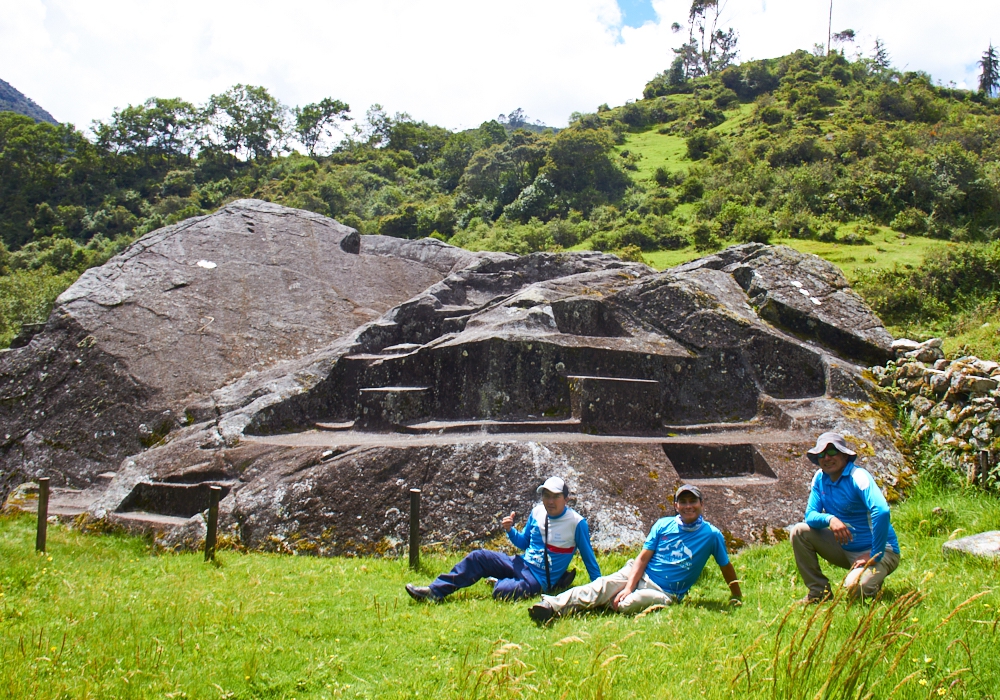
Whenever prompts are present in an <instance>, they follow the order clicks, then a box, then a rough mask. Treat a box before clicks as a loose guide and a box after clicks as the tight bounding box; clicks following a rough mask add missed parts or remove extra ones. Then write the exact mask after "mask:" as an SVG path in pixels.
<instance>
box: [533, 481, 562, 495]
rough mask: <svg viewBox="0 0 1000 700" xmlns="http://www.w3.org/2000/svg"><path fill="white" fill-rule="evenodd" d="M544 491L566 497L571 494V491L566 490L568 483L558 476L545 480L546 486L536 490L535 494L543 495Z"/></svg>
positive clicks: (543, 485)
mask: <svg viewBox="0 0 1000 700" xmlns="http://www.w3.org/2000/svg"><path fill="white" fill-rule="evenodd" d="M542 491H548V492H549V493H561V494H563V495H564V496H565V495H567V494H568V493H569V489H568V488H566V482H565V481H563V480H562V479H560V478H559V477H558V476H550V477H549V478H548V479H546V480H545V483H544V484H542V485H541V486H539V487H538V488H537V489H535V493H541V492H542Z"/></svg>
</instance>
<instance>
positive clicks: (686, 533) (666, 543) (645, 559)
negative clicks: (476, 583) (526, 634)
mask: <svg viewBox="0 0 1000 700" xmlns="http://www.w3.org/2000/svg"><path fill="white" fill-rule="evenodd" d="M674 508H675V509H676V510H677V515H676V516H674V517H672V518H660V519H659V520H657V521H656V523H655V524H654V525H653V528H652V529H651V530H650V531H649V536H648V537H647V538H646V543H645V544H644V545H643V549H642V553H641V554H639V556H638V557H636V558H635V559H630V560H629V561H628V562H627V563H626V564H625V566H624V567H622V569H621V570H620V571H618V572H616V573H614V574H611V575H610V576H602V577H601V578H599V579H597V580H596V581H592V582H591V583H589V584H587V585H584V586H577V587H576V588H571V589H570V590H568V591H566V592H564V593H561V594H560V595H557V596H547V595H546V596H542V602H540V603H536V604H535V605H533V606H531V608H530V609H529V610H528V614H529V615H530V616H531V619H532V620H535V621H536V622H545V621H547V620H549V619H551V618H553V617H558V616H563V615H569V614H571V613H573V612H576V611H578V610H593V609H595V608H603V607H608V606H610V607H611V609H612V610H615V611H617V612H620V613H624V614H626V615H634V614H636V613H638V612H641V611H643V610H645V609H646V608H649V607H651V606H653V605H672V604H673V603H676V602H679V601H680V600H681V599H682V598H683V597H684V594H685V593H687V592H688V589H689V588H691V586H693V585H694V582H695V581H697V580H698V577H699V576H700V575H701V571H702V569H704V568H705V563H706V562H707V561H708V557H709V555H711V556H712V557H714V558H715V563H716V564H718V565H719V568H720V569H721V570H722V576H723V578H725V579H726V583H727V584H729V593H730V596H731V598H730V602H731V603H733V604H737V605H738V604H740V602H741V601H742V599H743V593H742V591H741V590H740V583H739V581H738V580H737V578H736V569H735V568H733V565H732V564H731V563H729V554H728V553H727V552H726V541H725V538H723V536H722V533H721V532H719V530H718V528H716V527H714V526H713V525H710V524H709V523H708V522H706V521H705V519H704V518H703V517H702V514H701V513H702V500H701V491H699V490H698V488H697V487H696V486H690V485H687V484H685V485H684V486H681V487H680V488H679V489H677V493H675V494H674Z"/></svg>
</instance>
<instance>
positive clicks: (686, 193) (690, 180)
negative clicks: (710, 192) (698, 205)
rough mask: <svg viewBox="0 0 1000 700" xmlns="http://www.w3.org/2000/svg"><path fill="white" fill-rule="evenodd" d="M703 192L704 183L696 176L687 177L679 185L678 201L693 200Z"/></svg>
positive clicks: (697, 198) (698, 197) (700, 196)
mask: <svg viewBox="0 0 1000 700" xmlns="http://www.w3.org/2000/svg"><path fill="white" fill-rule="evenodd" d="M704 194H705V183H703V182H702V181H701V179H700V178H698V177H693V176H692V177H687V178H685V179H684V182H682V183H681V186H680V201H681V202H695V201H697V200H699V199H701V198H702V196H704Z"/></svg>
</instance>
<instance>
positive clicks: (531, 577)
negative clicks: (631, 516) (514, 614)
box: [406, 476, 601, 601]
mask: <svg viewBox="0 0 1000 700" xmlns="http://www.w3.org/2000/svg"><path fill="white" fill-rule="evenodd" d="M536 492H537V493H540V494H541V495H542V502H541V503H539V504H538V505H536V506H535V507H534V509H532V511H531V513H530V514H529V515H528V521H527V522H526V523H525V524H524V530H523V531H522V530H517V529H516V528H515V527H514V516H515V513H511V514H510V515H508V516H507V517H506V518H504V519H503V521H502V523H501V524H502V525H503V529H504V531H506V533H507V538H508V539H509V540H510V541H511V542H512V543H513V544H514V546H515V547H517V548H518V549H523V550H524V556H521V555H516V556H511V555H509V554H504V553H502V552H494V551H492V550H489V549H477V550H476V551H474V552H470V553H469V554H468V555H466V557H465V558H464V559H462V561H460V562H458V563H457V564H456V565H455V568H453V569H452V570H451V571H450V572H448V573H447V574H441V575H440V576H438V577H437V578H436V579H434V581H433V582H432V583H431V585H429V586H414V585H413V584H412V583H408V584H406V592H407V593H409V594H410V596H411V597H412V598H413V599H414V600H433V601H440V600H442V599H443V598H444V597H445V596H447V595H449V594H451V593H454V592H455V591H456V590H458V589H459V588H466V587H468V586H471V585H472V584H474V583H475V582H476V581H478V580H479V579H482V578H490V577H492V578H495V579H497V582H496V585H494V587H493V597H494V598H497V599H500V600H520V599H522V598H530V597H534V596H536V595H538V594H539V593H541V592H542V591H549V592H554V591H557V590H561V589H563V588H566V587H568V586H570V585H572V584H573V578H574V577H575V575H576V572H575V571H574V570H572V569H569V563H570V561H572V559H573V554H575V553H576V551H577V550H580V556H581V557H582V558H583V563H584V565H585V566H586V567H587V573H589V574H590V580H591V581H593V580H594V579H597V578H598V577H600V575H601V567H600V566H598V564H597V559H596V558H595V557H594V549H593V547H591V545H590V528H589V527H588V526H587V521H586V520H585V519H584V517H583V516H582V515H580V514H579V513H577V512H576V511H575V510H573V509H572V508H570V507H568V506H567V505H566V499H567V498H568V497H569V488H568V487H567V486H566V482H564V481H563V480H562V479H560V478H559V477H558V476H553V477H549V478H548V479H546V480H545V483H544V484H542V485H541V486H539V487H538V489H536Z"/></svg>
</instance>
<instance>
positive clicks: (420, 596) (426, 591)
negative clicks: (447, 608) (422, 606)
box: [406, 583, 440, 603]
mask: <svg viewBox="0 0 1000 700" xmlns="http://www.w3.org/2000/svg"><path fill="white" fill-rule="evenodd" d="M406 592H407V593H409V594H410V597H411V598H413V599H414V600H416V601H418V602H423V601H425V600H426V601H431V602H434V603H436V602H438V601H439V600H440V598H438V597H437V596H435V595H434V593H433V592H432V591H431V589H430V588H429V587H428V586H414V585H413V584H412V583H408V584H406Z"/></svg>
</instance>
